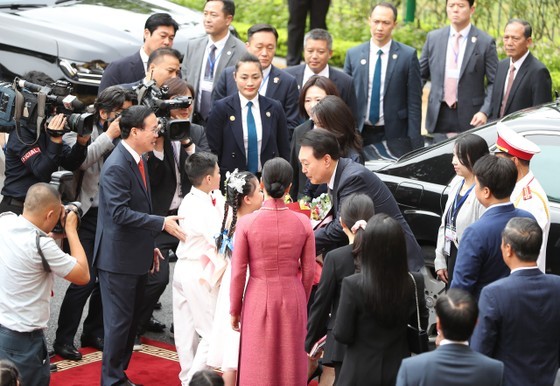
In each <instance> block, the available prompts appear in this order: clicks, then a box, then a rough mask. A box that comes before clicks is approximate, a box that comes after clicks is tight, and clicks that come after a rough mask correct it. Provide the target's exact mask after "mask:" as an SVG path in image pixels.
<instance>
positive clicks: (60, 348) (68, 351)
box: [53, 342, 82, 361]
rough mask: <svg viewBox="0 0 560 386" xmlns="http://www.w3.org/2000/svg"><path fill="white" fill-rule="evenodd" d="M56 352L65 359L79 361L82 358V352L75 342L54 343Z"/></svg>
mask: <svg viewBox="0 0 560 386" xmlns="http://www.w3.org/2000/svg"><path fill="white" fill-rule="evenodd" d="M53 349H54V352H55V353H57V354H58V355H60V356H61V357H63V358H64V359H70V360H73V361H79V360H80V359H82V354H80V352H79V351H78V350H76V347H74V345H73V344H57V343H56V342H55V343H54V344H53Z"/></svg>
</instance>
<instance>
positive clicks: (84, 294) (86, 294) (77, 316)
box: [55, 208, 103, 344]
mask: <svg viewBox="0 0 560 386" xmlns="http://www.w3.org/2000/svg"><path fill="white" fill-rule="evenodd" d="M96 226H97V208H90V210H88V212H87V213H86V214H85V215H84V217H83V218H82V223H81V224H80V229H79V230H78V236H79V237H80V241H81V242H82V246H83V247H84V250H85V252H86V256H87V259H88V264H89V274H90V281H89V283H88V284H86V285H76V284H70V286H69V287H68V289H67V290H66V295H64V300H63V301H62V305H61V306H60V314H59V316H58V328H57V330H56V340H55V341H56V343H58V344H74V336H75V335H76V331H78V326H79V325H80V320H81V319H82V312H83V310H84V306H85V305H86V302H87V300H88V298H90V300H89V311H88V315H87V317H86V320H85V321H84V330H83V335H85V336H89V337H93V338H103V306H102V303H101V292H100V290H99V282H98V281H97V270H96V269H95V267H93V265H92V261H93V248H94V244H95V229H96ZM90 295H91V297H90Z"/></svg>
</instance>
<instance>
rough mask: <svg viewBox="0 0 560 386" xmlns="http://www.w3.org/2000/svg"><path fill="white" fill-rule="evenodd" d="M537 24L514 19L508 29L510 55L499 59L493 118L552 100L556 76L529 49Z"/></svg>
mask: <svg viewBox="0 0 560 386" xmlns="http://www.w3.org/2000/svg"><path fill="white" fill-rule="evenodd" d="M532 34H533V28H531V24H529V23H528V22H527V21H525V20H521V19H511V20H510V21H508V23H507V25H506V29H505V31H504V37H503V40H504V49H505V51H506V54H507V56H508V57H507V58H506V59H504V60H502V61H500V63H498V71H497V72H496V81H495V82H494V89H493V91H492V104H491V106H492V113H491V114H490V119H492V120H494V119H498V118H501V117H503V116H504V115H508V114H511V113H513V112H515V111H518V110H521V109H524V108H527V107H532V106H537V105H540V104H542V103H546V102H550V101H551V100H552V80H551V78H550V72H548V69H547V68H546V66H545V65H544V64H542V63H541V62H540V61H539V60H538V59H537V58H535V57H534V56H533V54H531V53H530V52H529V47H530V46H531V44H533V39H532V37H531V35H532Z"/></svg>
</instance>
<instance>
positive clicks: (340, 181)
mask: <svg viewBox="0 0 560 386" xmlns="http://www.w3.org/2000/svg"><path fill="white" fill-rule="evenodd" d="M300 144H301V147H300V150H299V161H300V162H301V170H302V172H303V173H304V174H305V176H306V177H307V178H309V180H310V181H311V183H313V184H327V186H328V188H329V192H330V195H331V200H332V207H333V221H332V222H330V223H328V224H327V225H326V226H325V227H323V228H319V229H317V230H315V245H316V250H317V254H321V253H322V254H323V255H324V254H325V253H326V252H328V251H330V250H333V249H335V248H338V247H341V246H343V245H345V244H347V243H348V238H347V237H346V235H345V234H344V231H343V230H342V226H341V225H340V221H339V218H340V208H341V205H342V202H343V201H344V200H345V199H346V198H347V197H348V196H349V195H350V194H352V193H364V194H367V195H368V196H369V197H370V198H371V199H372V201H373V205H374V207H375V213H385V214H387V215H389V216H391V217H393V218H394V219H395V220H397V221H398V222H399V223H400V224H401V226H402V229H403V231H404V234H405V238H406V249H407V254H408V268H409V269H410V270H411V271H418V270H420V268H422V267H423V266H424V260H423V254H422V250H421V249H420V246H419V245H418V243H417V242H416V239H415V238H414V235H413V234H412V231H411V230H410V227H409V226H408V223H407V222H406V220H405V219H404V217H403V215H402V213H401V211H400V210H399V207H398V205H397V202H396V201H395V199H394V197H393V195H392V194H391V192H390V191H389V188H387V186H386V185H385V184H384V183H383V182H382V181H381V180H380V179H379V177H377V175H375V173H373V172H371V171H370V170H368V169H366V168H365V167H364V166H363V165H361V164H359V163H357V162H354V161H352V160H351V159H348V158H340V148H339V145H338V141H337V139H336V136H335V135H334V134H333V133H331V132H329V131H327V130H325V129H318V128H315V129H313V130H311V131H309V132H307V133H306V134H305V135H304V136H303V137H302V139H301V142H300Z"/></svg>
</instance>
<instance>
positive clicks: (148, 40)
mask: <svg viewBox="0 0 560 386" xmlns="http://www.w3.org/2000/svg"><path fill="white" fill-rule="evenodd" d="M178 29H179V24H177V22H176V21H175V20H173V18H172V17H171V16H170V15H169V14H167V13H154V14H153V15H151V16H150V17H149V18H148V20H146V24H145V25H144V44H143V45H142V47H141V48H140V50H139V51H137V52H136V53H134V54H132V55H130V56H127V57H124V58H122V59H119V60H115V61H114V62H111V64H109V66H108V67H107V68H106V69H105V71H104V72H103V77H102V78H101V84H100V85H99V91H98V93H100V92H101V91H103V90H104V89H106V88H107V87H109V86H113V85H116V84H125V83H133V82H136V81H138V80H141V79H143V78H144V77H145V76H146V72H147V69H148V64H147V63H148V58H149V56H150V54H151V53H152V52H154V51H155V50H156V49H158V48H161V47H169V48H171V47H172V46H173V39H174V38H175V33H176V32H177V30H178Z"/></svg>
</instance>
